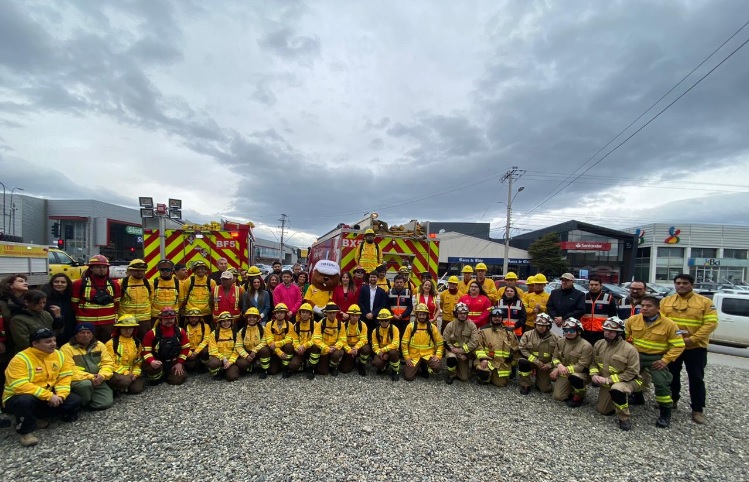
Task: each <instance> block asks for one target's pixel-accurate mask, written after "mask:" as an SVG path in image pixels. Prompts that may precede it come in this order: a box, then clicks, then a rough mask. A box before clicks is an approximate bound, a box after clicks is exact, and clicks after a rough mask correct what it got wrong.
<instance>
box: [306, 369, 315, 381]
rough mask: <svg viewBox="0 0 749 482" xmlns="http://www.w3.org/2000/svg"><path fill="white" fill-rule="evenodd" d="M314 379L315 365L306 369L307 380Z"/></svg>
mask: <svg viewBox="0 0 749 482" xmlns="http://www.w3.org/2000/svg"><path fill="white" fill-rule="evenodd" d="M314 379H315V365H310V366H308V367H307V380H314Z"/></svg>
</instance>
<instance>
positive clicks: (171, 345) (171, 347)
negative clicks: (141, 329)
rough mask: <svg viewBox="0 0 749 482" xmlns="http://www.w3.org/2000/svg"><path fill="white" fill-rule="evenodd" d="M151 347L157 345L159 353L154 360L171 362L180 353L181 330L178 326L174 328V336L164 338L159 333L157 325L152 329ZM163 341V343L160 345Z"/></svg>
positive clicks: (159, 326) (159, 328)
mask: <svg viewBox="0 0 749 482" xmlns="http://www.w3.org/2000/svg"><path fill="white" fill-rule="evenodd" d="M153 332H154V337H153V345H152V346H153V347H156V346H157V345H158V347H159V351H158V352H157V353H156V358H157V359H158V360H162V361H172V360H174V359H175V358H177V357H178V356H179V352H180V351H182V343H181V342H180V338H181V337H180V335H181V334H182V329H181V328H180V327H178V326H176V325H175V326H174V336H171V337H169V338H164V334H163V333H162V332H161V325H157V326H156V328H154V329H153ZM162 341H163V343H162Z"/></svg>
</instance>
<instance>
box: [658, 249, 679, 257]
mask: <svg viewBox="0 0 749 482" xmlns="http://www.w3.org/2000/svg"><path fill="white" fill-rule="evenodd" d="M658 258H679V259H684V248H671V247H660V248H658Z"/></svg>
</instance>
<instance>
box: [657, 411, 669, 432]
mask: <svg viewBox="0 0 749 482" xmlns="http://www.w3.org/2000/svg"><path fill="white" fill-rule="evenodd" d="M658 408H660V411H661V413H660V415H659V416H658V420H656V421H655V426H656V427H659V428H668V427H670V426H671V407H668V408H667V407H664V406H660V407H658Z"/></svg>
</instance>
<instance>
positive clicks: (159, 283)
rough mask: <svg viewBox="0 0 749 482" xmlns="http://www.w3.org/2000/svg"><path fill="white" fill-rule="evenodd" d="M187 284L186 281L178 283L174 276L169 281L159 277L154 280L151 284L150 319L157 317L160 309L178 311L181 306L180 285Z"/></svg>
mask: <svg viewBox="0 0 749 482" xmlns="http://www.w3.org/2000/svg"><path fill="white" fill-rule="evenodd" d="M189 282H190V281H189V280H186V281H183V282H181V283H180V282H179V281H178V280H177V277H176V276H172V277H171V278H170V279H162V278H161V277H160V276H157V277H156V278H154V280H153V281H152V282H151V287H152V293H153V294H152V295H151V317H152V318H156V317H157V316H159V313H161V309H162V308H166V307H167V306H171V307H172V308H174V309H175V310H179V308H180V306H182V292H181V288H182V286H181V285H183V284H185V283H188V284H189ZM193 289H194V288H193Z"/></svg>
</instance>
